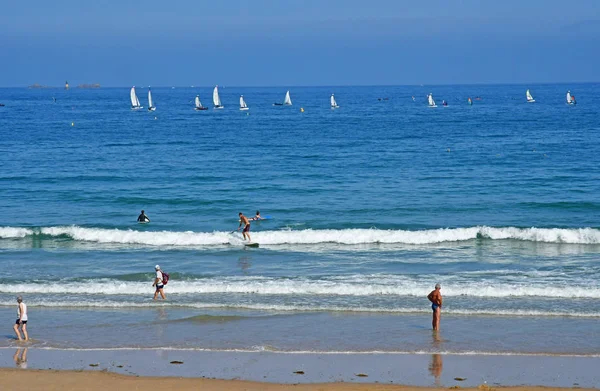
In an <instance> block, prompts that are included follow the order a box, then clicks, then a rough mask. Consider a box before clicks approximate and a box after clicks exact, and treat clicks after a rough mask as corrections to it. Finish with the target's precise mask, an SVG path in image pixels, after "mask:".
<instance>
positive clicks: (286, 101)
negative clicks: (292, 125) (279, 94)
mask: <svg viewBox="0 0 600 391" xmlns="http://www.w3.org/2000/svg"><path fill="white" fill-rule="evenodd" d="M291 105H292V99H291V98H290V91H289V90H288V91H287V92H286V93H285V99H284V100H283V103H273V106H291Z"/></svg>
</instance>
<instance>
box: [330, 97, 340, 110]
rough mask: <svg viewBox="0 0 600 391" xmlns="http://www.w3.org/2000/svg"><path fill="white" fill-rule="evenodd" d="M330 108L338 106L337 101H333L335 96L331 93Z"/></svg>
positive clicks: (337, 107)
mask: <svg viewBox="0 0 600 391" xmlns="http://www.w3.org/2000/svg"><path fill="white" fill-rule="evenodd" d="M330 101H331V108H332V109H339V108H340V106H338V104H337V102H336V101H335V98H334V97H333V94H331V99H330Z"/></svg>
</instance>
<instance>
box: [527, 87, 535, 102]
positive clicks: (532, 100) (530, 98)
mask: <svg viewBox="0 0 600 391" xmlns="http://www.w3.org/2000/svg"><path fill="white" fill-rule="evenodd" d="M525 95H527V102H529V103H533V102H535V99H533V96H531V93H530V92H529V90H527V92H526V93H525Z"/></svg>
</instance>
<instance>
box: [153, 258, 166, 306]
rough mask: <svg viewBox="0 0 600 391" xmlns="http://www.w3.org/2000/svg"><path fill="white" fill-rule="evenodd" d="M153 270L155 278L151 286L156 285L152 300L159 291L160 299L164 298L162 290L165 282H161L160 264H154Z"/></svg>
mask: <svg viewBox="0 0 600 391" xmlns="http://www.w3.org/2000/svg"><path fill="white" fill-rule="evenodd" d="M154 270H156V278H154V284H152V286H155V287H156V291H155V292H154V299H153V300H156V298H157V297H158V294H159V293H160V296H161V297H162V299H163V300H165V299H166V297H165V292H164V290H163V289H164V287H165V284H164V282H163V274H162V271H161V270H160V266H159V265H156V266H154Z"/></svg>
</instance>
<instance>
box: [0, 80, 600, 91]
mask: <svg viewBox="0 0 600 391" xmlns="http://www.w3.org/2000/svg"><path fill="white" fill-rule="evenodd" d="M598 83H600V81H577V82H569V81H560V82H491V83H487V82H481V83H480V82H476V83H433V84H425V83H415V84H337V85H335V84H330V85H325V84H322V85H309V84H306V85H284V84H281V85H231V86H224V85H221V84H211V85H179V86H178V85H156V86H152V85H150V86H145V85H139V86H136V85H123V86H116V85H108V86H102V85H101V84H100V83H80V84H78V85H74V86H72V87H71V86H70V87H69V89H80V90H95V89H100V88H131V87H138V88H214V87H215V86H217V85H218V86H219V87H220V88H320V87H323V88H325V87H430V86H500V85H547V84H598ZM36 85H37V86H39V87H32V86H36ZM80 85H90V86H91V85H98V87H79V86H80ZM0 88H15V89H20V88H24V89H40V90H50V89H63V90H64V89H65V87H64V86H46V85H43V84H38V83H34V84H30V85H28V86H23V85H20V86H0Z"/></svg>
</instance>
